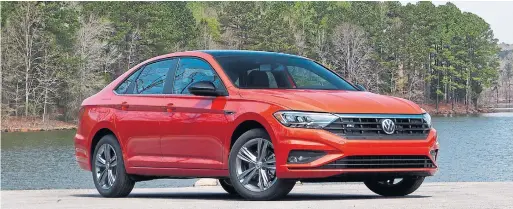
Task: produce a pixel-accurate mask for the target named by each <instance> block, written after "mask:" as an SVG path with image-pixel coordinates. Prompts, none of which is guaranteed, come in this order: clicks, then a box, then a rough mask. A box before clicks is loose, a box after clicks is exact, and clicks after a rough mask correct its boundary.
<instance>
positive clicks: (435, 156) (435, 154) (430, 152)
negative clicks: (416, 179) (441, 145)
mask: <svg viewBox="0 0 513 209" xmlns="http://www.w3.org/2000/svg"><path fill="white" fill-rule="evenodd" d="M429 154H430V155H431V158H432V159H433V160H435V161H436V158H437V157H438V149H434V150H431V151H429Z"/></svg>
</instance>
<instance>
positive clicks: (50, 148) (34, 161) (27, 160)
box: [1, 113, 513, 190]
mask: <svg viewBox="0 0 513 209" xmlns="http://www.w3.org/2000/svg"><path fill="white" fill-rule="evenodd" d="M433 123H434V126H435V128H436V129H438V135H439V141H440V145H441V152H440V155H439V160H438V161H439V166H440V171H439V173H438V174H437V175H436V176H435V177H431V178H428V180H427V181H512V180H513V166H512V165H513V113H490V114H483V115H480V116H466V117H452V118H450V117H434V118H433ZM74 134H75V132H74V131H48V132H32V133H2V139H1V143H2V163H1V165H2V174H1V175H2V182H1V183H2V189H3V190H5V189H49V188H94V185H93V182H92V177H91V173H90V172H86V171H82V170H81V169H79V168H78V166H77V165H76V163H75V158H74V152H73V149H74V147H73V140H72V139H73V136H74ZM194 181H195V180H154V181H147V182H140V183H137V184H136V187H176V186H191V185H192V184H193V183H194Z"/></svg>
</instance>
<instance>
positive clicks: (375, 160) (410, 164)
mask: <svg viewBox="0 0 513 209" xmlns="http://www.w3.org/2000/svg"><path fill="white" fill-rule="evenodd" d="M434 167H435V165H434V164H433V161H431V159H429V157H427V156H408V155H405V156H403V155H398V156H395V155H393V156H348V157H345V158H342V159H339V160H336V161H333V162H331V163H329V164H326V165H323V166H321V168H323V169H344V168H346V169H348V168H349V169H350V168H352V169H360V168H434Z"/></svg>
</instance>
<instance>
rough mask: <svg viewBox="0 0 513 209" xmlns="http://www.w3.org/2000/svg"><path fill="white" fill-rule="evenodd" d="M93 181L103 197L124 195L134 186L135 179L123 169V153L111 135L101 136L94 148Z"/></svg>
mask: <svg viewBox="0 0 513 209" xmlns="http://www.w3.org/2000/svg"><path fill="white" fill-rule="evenodd" d="M92 160H93V161H92V166H93V172H92V173H93V181H94V185H95V186H96V189H97V190H98V192H99V193H100V195H102V196H104V197H125V196H128V194H130V192H131V191H132V189H133V188H134V184H135V181H134V180H132V179H131V178H130V177H129V176H128V174H127V173H126V171H125V163H124V161H123V154H122V153H121V147H120V146H119V143H118V141H117V140H116V138H115V137H114V136H112V135H106V136H103V137H102V138H101V139H100V141H99V142H98V144H97V145H96V147H95V149H94V155H93V159H92Z"/></svg>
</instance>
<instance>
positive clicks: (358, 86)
mask: <svg viewBox="0 0 513 209" xmlns="http://www.w3.org/2000/svg"><path fill="white" fill-rule="evenodd" d="M356 88H357V89H358V90H360V91H367V89H365V87H363V85H361V84H356Z"/></svg>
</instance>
